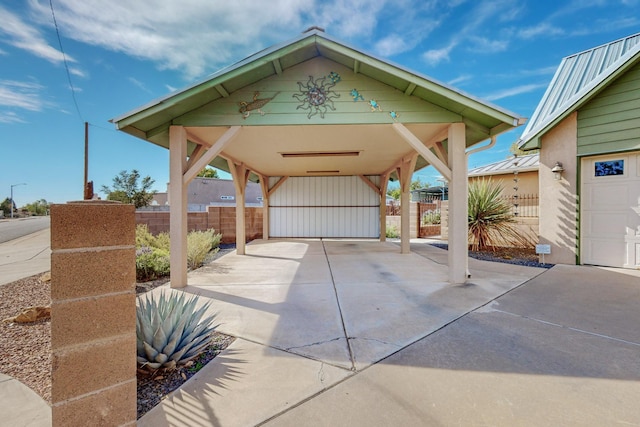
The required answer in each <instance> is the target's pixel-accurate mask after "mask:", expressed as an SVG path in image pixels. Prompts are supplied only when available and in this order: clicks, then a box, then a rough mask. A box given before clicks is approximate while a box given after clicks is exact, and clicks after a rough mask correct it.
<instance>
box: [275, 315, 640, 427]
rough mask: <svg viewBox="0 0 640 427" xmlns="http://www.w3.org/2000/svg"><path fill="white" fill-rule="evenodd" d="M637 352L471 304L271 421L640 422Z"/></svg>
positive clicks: (438, 423)
mask: <svg viewBox="0 0 640 427" xmlns="http://www.w3.org/2000/svg"><path fill="white" fill-rule="evenodd" d="M637 357H638V347H637V346H636V345H633V344H627V343H621V342H616V341H611V340H608V339H606V338H602V337H596V336H592V335H588V334H584V333H580V332H577V331H571V330H567V329H563V328H561V327H558V326H554V325H549V324H544V323H541V322H535V321H531V320H528V319H524V318H521V317H513V316H511V315H509V314H505V313H497V312H485V313H473V314H471V315H468V316H466V317H464V318H463V319H460V320H459V321H457V322H455V323H454V324H451V325H449V326H447V327H446V328H445V329H443V330H440V331H438V332H436V333H434V334H433V335H431V336H429V337H428V338H426V339H424V340H421V341H420V342H418V343H416V344H414V345H412V346H410V347H408V348H406V349H404V350H402V351H401V352H399V353H397V354H395V355H393V356H391V357H389V358H388V359H386V360H384V361H383V362H380V363H379V364H376V365H374V366H372V367H371V368H369V369H367V370H365V371H363V372H362V373H360V374H358V375H356V376H354V377H353V378H351V379H349V380H348V381H345V382H343V383H340V384H338V385H337V386H336V387H334V388H332V389H331V390H328V391H327V392H325V393H322V394H320V395H318V396H316V397H315V398H314V399H312V400H310V401H307V402H305V403H303V404H302V405H300V406H299V407H297V408H295V409H293V410H291V411H289V412H287V413H285V414H283V415H281V416H279V417H277V418H276V419H274V420H272V421H271V422H269V423H267V424H266V425H268V426H294V425H300V424H299V423H300V421H301V420H305V425H308V426H330V425H349V426H371V425H376V426H395V425H434V426H441V425H442V426H444V425H491V426H513V425H518V426H541V425H562V426H603V425H637V422H638V420H640V406H638V405H637V396H638V395H640V383H639V382H638V380H639V379H640V371H639V370H638V362H637V360H638V359H637ZM605 360H606V361H607V363H603V361H605ZM327 408H331V410H330V411H328V410H327Z"/></svg>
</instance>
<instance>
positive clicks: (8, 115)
mask: <svg viewBox="0 0 640 427" xmlns="http://www.w3.org/2000/svg"><path fill="white" fill-rule="evenodd" d="M0 123H6V124H11V123H26V121H25V120H24V119H23V118H22V117H20V116H18V115H17V114H16V113H14V112H13V111H2V112H0Z"/></svg>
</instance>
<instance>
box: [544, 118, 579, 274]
mask: <svg viewBox="0 0 640 427" xmlns="http://www.w3.org/2000/svg"><path fill="white" fill-rule="evenodd" d="M577 138H578V135H577V113H573V114H571V115H570V116H568V117H567V118H566V119H564V120H563V121H562V122H560V123H559V124H558V125H557V126H556V127H554V128H553V129H552V130H550V131H549V132H547V133H546V134H545V135H544V136H543V137H542V142H541V150H540V169H539V174H538V176H539V185H540V188H542V189H543V191H542V192H541V193H540V242H539V243H541V244H549V245H551V254H550V255H545V262H548V263H552V264H575V263H576V252H577V251H576V245H577V212H576V209H577V198H578V196H577V195H578V165H577ZM556 162H561V163H562V166H563V167H564V173H563V174H562V179H561V180H560V181H556V180H555V179H554V176H553V173H552V172H551V169H552V168H553V167H554V165H555V164H556Z"/></svg>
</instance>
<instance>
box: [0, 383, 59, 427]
mask: <svg viewBox="0 0 640 427" xmlns="http://www.w3.org/2000/svg"><path fill="white" fill-rule="evenodd" d="M0 414H1V416H0V425H3V426H12V427H49V426H51V407H50V406H49V404H48V403H47V402H45V401H44V400H43V399H42V397H40V396H38V394H36V392H34V391H33V390H31V389H30V388H29V387H27V386H26V385H24V384H22V383H21V382H20V381H18V380H16V379H14V378H12V377H10V376H8V375H4V374H2V373H0Z"/></svg>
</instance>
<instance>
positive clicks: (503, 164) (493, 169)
mask: <svg viewBox="0 0 640 427" xmlns="http://www.w3.org/2000/svg"><path fill="white" fill-rule="evenodd" d="M539 166H540V155H539V154H538V153H536V154H528V155H525V156H518V157H516V158H514V157H510V158H508V159H505V160H501V161H499V162H494V163H490V164H488V165H484V166H480V167H477V168H473V169H470V170H469V176H484V175H500V174H508V173H513V172H514V171H516V170H517V171H518V172H529V171H537V170H538V167H539Z"/></svg>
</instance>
